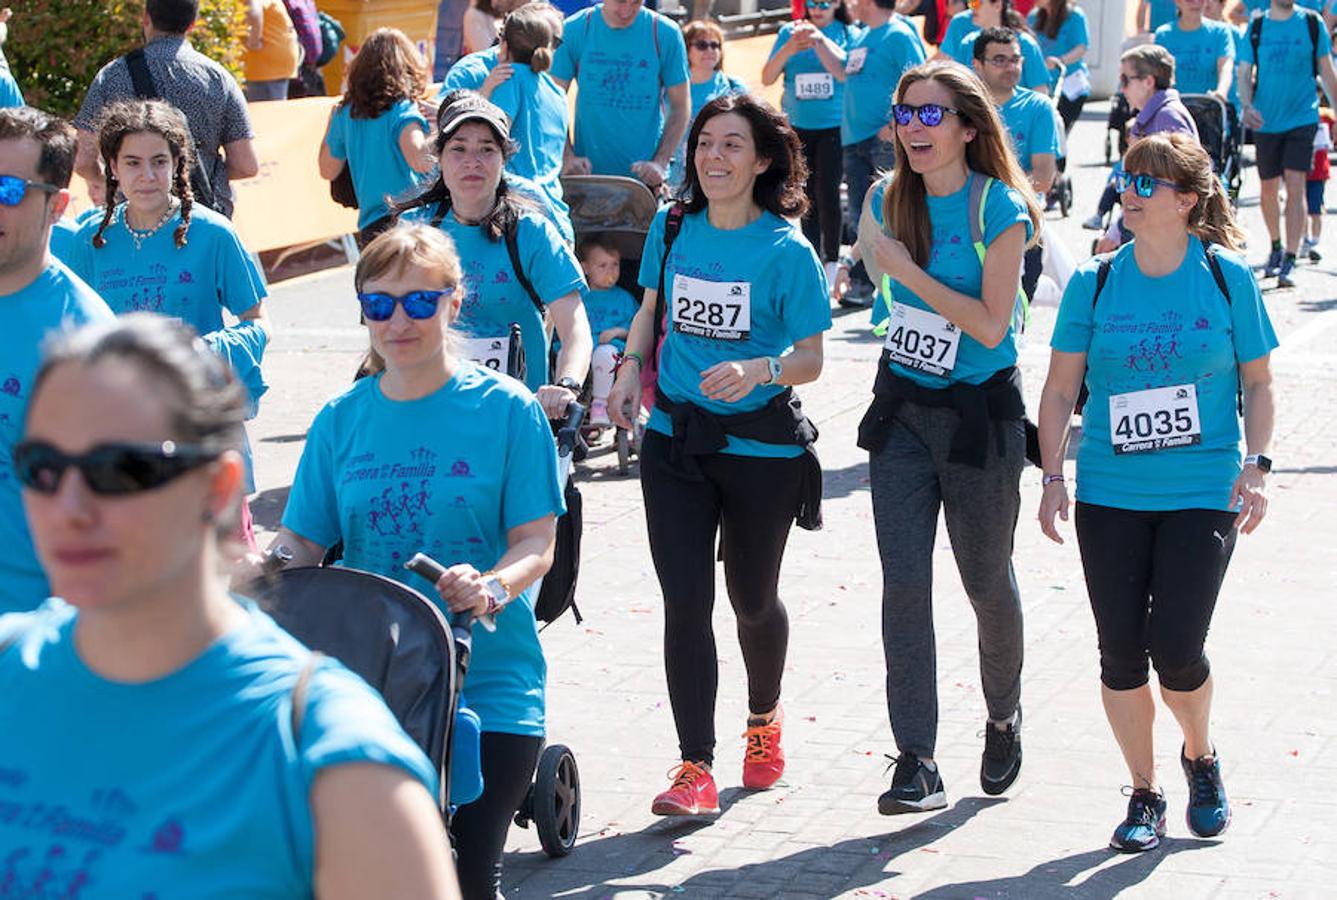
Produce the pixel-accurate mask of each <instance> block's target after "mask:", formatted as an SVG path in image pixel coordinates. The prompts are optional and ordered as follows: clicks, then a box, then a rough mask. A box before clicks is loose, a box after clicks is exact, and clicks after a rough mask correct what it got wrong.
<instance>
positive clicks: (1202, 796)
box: [1179, 747, 1230, 837]
mask: <svg viewBox="0 0 1337 900" xmlns="http://www.w3.org/2000/svg"><path fill="white" fill-rule="evenodd" d="M1179 765H1180V767H1181V768H1183V770H1184V777H1185V778H1187V779H1188V811H1187V813H1186V814H1185V818H1186V819H1187V820H1188V830H1189V831H1191V832H1193V833H1194V834H1196V835H1197V836H1198V837H1216V836H1217V835H1218V834H1220V833H1221V832H1223V831H1225V830H1226V828H1227V826H1229V825H1230V803H1229V801H1227V800H1226V786H1225V785H1224V784H1222V783H1221V760H1220V759H1218V758H1217V756H1216V754H1214V753H1213V754H1212V755H1211V756H1202V757H1199V758H1198V759H1192V760H1191V759H1187V758H1185V756H1184V750H1183V748H1182V747H1181V748H1180V750H1179Z"/></svg>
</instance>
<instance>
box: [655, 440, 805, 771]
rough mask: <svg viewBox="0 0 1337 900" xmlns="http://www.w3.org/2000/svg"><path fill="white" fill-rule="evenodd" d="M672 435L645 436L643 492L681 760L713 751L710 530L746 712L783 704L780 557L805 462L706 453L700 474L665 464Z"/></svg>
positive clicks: (785, 628)
mask: <svg viewBox="0 0 1337 900" xmlns="http://www.w3.org/2000/svg"><path fill="white" fill-rule="evenodd" d="M670 445H671V441H670V439H669V438H667V437H665V436H664V435H662V434H659V433H658V432H655V431H647V432H646V433H645V441H644V443H643V445H642V447H641V491H642V493H643V494H644V497H645V521H646V525H647V526H648V527H649V533H650V555H651V556H652V557H653V559H654V563H655V572H656V574H657V575H658V576H659V586H660V588H661V590H662V591H663V593H664V668H665V670H666V672H667V675H668V689H669V700H670V701H671V703H672V706H673V720H674V723H675V724H676V725H677V728H678V744H679V748H680V749H681V751H682V758H683V759H685V760H690V761H692V762H698V763H705V764H707V765H710V764H711V763H713V762H714V758H715V693H716V687H717V684H718V681H719V666H718V661H717V658H716V655H715V632H714V629H713V628H712V627H711V621H710V617H711V612H712V610H713V609H714V606H715V547H716V545H715V536H716V533H717V532H718V533H720V535H721V543H720V549H721V554H722V556H723V558H724V581H725V585H726V586H727V588H728V592H729V602H730V603H731V604H732V605H733V609H734V614H735V615H736V616H737V618H738V643H739V644H740V646H741V647H742V650H743V664H744V666H745V667H746V668H747V695H748V709H749V711H750V712H752V713H756V714H760V713H766V712H770V711H771V710H772V709H774V708H775V705H776V704H777V703H778V702H779V701H780V678H781V676H782V674H783V673H784V668H785V653H786V650H787V649H788V646H789V616H788V614H786V612H785V608H784V604H782V603H781V602H780V597H779V594H778V586H779V580H780V561H781V559H782V558H783V556H784V551H785V542H786V541H787V540H788V539H789V529H790V527H791V526H792V525H793V523H794V513H795V510H797V509H798V503H799V493H800V488H801V482H802V472H803V465H804V463H803V461H802V460H800V459H763V458H759V457H755V456H731V455H729V454H726V453H713V454H710V455H708V456H702V457H699V460H700V464H701V471H702V474H703V475H704V480H702V481H692V480H689V479H687V478H685V477H683V476H682V475H680V474H679V473H678V471H677V470H676V469H675V468H673V467H671V465H670V463H669V449H670Z"/></svg>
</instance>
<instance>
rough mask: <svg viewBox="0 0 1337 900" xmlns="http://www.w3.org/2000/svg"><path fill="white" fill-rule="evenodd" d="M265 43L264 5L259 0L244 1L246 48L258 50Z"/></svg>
mask: <svg viewBox="0 0 1337 900" xmlns="http://www.w3.org/2000/svg"><path fill="white" fill-rule="evenodd" d="M264 45H265V6H264V4H263V3H261V2H260V0H247V3H246V49H248V50H259V49H260V48H261V47H263V46H264Z"/></svg>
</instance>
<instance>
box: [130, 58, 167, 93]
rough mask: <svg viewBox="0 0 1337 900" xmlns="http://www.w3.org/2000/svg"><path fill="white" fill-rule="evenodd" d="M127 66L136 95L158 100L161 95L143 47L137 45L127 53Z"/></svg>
mask: <svg viewBox="0 0 1337 900" xmlns="http://www.w3.org/2000/svg"><path fill="white" fill-rule="evenodd" d="M125 67H126V68H127V69H129V70H130V83H131V84H132V85H133V86H134V89H135V96H136V97H138V98H139V99H140V100H157V99H158V98H159V97H160V96H161V95H160V94H159V93H158V86H157V85H156V84H154V83H153V76H152V75H151V74H150V73H149V62H148V59H147V57H146V56H145V55H144V48H143V47H136V48H135V49H134V50H131V51H130V52H129V53H127V54H125Z"/></svg>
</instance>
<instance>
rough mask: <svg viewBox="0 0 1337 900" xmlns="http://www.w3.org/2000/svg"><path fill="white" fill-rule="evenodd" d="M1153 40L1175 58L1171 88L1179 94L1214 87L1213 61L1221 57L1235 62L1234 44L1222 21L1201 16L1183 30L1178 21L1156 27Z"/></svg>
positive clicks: (1203, 92) (1227, 27)
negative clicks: (1198, 25)
mask: <svg viewBox="0 0 1337 900" xmlns="http://www.w3.org/2000/svg"><path fill="white" fill-rule="evenodd" d="M1156 43H1158V44H1160V45H1161V46H1162V47H1164V48H1165V49H1166V50H1169V51H1170V54H1171V55H1172V56H1173V57H1174V58H1175V83H1174V86H1175V88H1176V89H1177V90H1178V91H1179V93H1181V94H1205V93H1207V92H1208V91H1214V90H1216V64H1217V61H1218V60H1219V59H1221V57H1223V56H1224V57H1226V58H1227V59H1229V60H1230V62H1228V63H1226V65H1228V66H1230V67H1231V68H1232V69H1233V68H1234V65H1235V44H1234V42H1233V41H1232V40H1231V38H1230V26H1228V25H1226V23H1225V22H1217V21H1215V20H1213V19H1203V20H1202V27H1201V28H1195V29H1193V30H1192V31H1185V30H1184V29H1182V28H1180V27H1179V23H1178V22H1171V23H1170V24H1168V25H1162V26H1161V27H1160V28H1157V29H1156Z"/></svg>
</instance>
